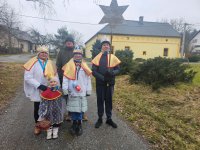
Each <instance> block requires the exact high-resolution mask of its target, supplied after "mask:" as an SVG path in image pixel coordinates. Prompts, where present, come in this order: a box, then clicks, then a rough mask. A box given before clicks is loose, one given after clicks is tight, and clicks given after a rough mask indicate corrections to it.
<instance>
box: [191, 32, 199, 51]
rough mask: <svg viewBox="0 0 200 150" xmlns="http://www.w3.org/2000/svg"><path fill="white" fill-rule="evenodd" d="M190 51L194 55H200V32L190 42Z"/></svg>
mask: <svg viewBox="0 0 200 150" xmlns="http://www.w3.org/2000/svg"><path fill="white" fill-rule="evenodd" d="M189 51H190V53H192V54H200V31H198V32H197V33H196V34H195V35H194V36H193V38H192V39H191V40H190V44H189Z"/></svg>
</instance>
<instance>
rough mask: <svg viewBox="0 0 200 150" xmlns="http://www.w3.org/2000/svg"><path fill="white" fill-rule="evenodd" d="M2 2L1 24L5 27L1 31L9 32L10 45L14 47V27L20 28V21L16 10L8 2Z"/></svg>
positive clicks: (0, 9)
mask: <svg viewBox="0 0 200 150" xmlns="http://www.w3.org/2000/svg"><path fill="white" fill-rule="evenodd" d="M0 2H1V5H0V24H1V26H2V27H3V28H2V30H1V33H7V35H8V46H9V48H11V47H12V35H14V34H15V33H14V32H13V31H14V30H13V29H16V28H19V24H20V21H19V19H18V17H17V16H16V14H15V10H14V9H13V8H11V7H10V6H9V5H8V4H7V3H6V2H2V1H0Z"/></svg>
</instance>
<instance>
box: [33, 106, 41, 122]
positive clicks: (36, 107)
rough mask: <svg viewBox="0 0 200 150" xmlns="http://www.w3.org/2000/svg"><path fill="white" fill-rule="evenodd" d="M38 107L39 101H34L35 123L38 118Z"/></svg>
mask: <svg viewBox="0 0 200 150" xmlns="http://www.w3.org/2000/svg"><path fill="white" fill-rule="evenodd" d="M39 107H40V102H34V119H35V123H37V122H38V121H37V120H38V118H39V114H38V111H39Z"/></svg>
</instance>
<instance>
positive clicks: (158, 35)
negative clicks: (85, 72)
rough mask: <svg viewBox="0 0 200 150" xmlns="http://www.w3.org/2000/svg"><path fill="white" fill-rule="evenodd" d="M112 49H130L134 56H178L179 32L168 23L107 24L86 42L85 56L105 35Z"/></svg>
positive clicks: (126, 22)
mask: <svg viewBox="0 0 200 150" xmlns="http://www.w3.org/2000/svg"><path fill="white" fill-rule="evenodd" d="M111 32H112V35H113V36H112V46H113V51H114V52H115V51H116V50H124V49H130V50H132V51H133V52H134V59H135V58H143V59H147V58H154V57H158V56H161V57H167V58H179V57H180V42H181V36H180V34H179V33H178V32H177V31H176V30H174V29H173V27H172V26H171V25H170V24H168V23H159V22H146V21H143V17H140V18H139V21H132V20H126V21H125V23H124V24H120V25H117V26H116V27H115V28H113V29H112V30H111V28H110V26H109V25H106V26H105V27H104V28H103V29H101V30H100V31H99V32H97V33H96V34H95V35H94V36H93V37H91V38H90V39H89V40H88V41H87V42H86V43H85V45H86V57H88V58H90V57H91V50H92V45H93V44H94V43H95V42H96V40H100V39H101V38H103V37H105V36H107V38H109V39H111Z"/></svg>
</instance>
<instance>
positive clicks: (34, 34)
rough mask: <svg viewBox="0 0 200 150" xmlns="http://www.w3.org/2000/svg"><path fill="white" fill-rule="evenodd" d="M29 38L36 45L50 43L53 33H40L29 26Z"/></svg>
mask: <svg viewBox="0 0 200 150" xmlns="http://www.w3.org/2000/svg"><path fill="white" fill-rule="evenodd" d="M29 33H30V35H31V38H32V39H33V41H34V42H35V43H36V45H48V44H51V41H52V39H53V35H51V34H47V35H42V34H41V33H40V32H39V31H38V30H37V29H35V28H33V27H32V28H31V29H30V31H29Z"/></svg>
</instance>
